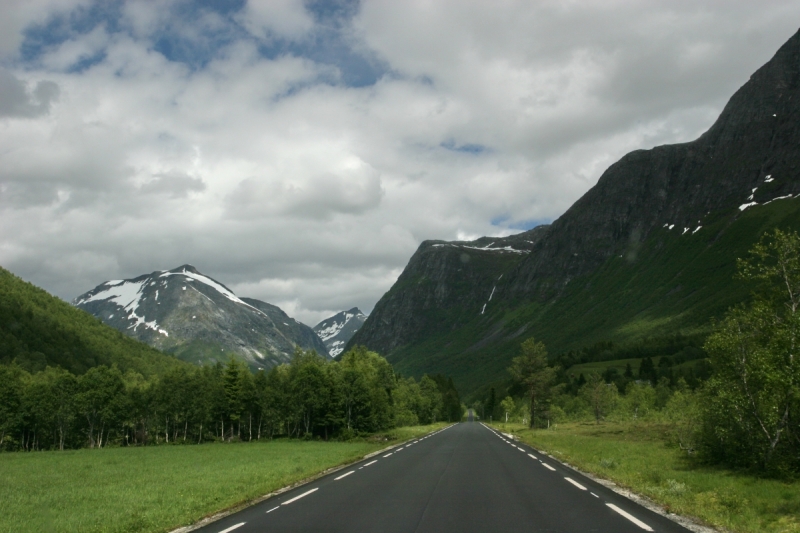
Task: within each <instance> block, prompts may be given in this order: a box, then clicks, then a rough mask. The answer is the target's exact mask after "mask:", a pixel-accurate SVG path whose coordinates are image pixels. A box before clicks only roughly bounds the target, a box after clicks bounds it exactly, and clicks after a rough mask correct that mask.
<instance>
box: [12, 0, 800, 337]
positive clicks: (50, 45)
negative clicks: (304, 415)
mask: <svg viewBox="0 0 800 533" xmlns="http://www.w3.org/2000/svg"><path fill="white" fill-rule="evenodd" d="M222 5H223V4H219V5H218V4H216V3H208V2H202V3H196V2H193V1H191V0H160V1H158V2H151V1H144V0H141V1H133V0H129V1H124V2H118V3H100V2H95V3H89V2H79V1H77V0H76V1H75V2H67V1H66V0H64V1H55V0H52V1H41V2H33V1H32V2H15V3H14V4H12V9H11V10H10V11H9V13H10V15H9V18H8V19H4V20H3V21H2V22H0V24H4V25H5V26H0V27H2V28H8V33H5V34H4V33H3V32H0V35H2V37H1V38H0V52H1V53H2V54H3V56H2V57H3V58H5V59H3V60H2V61H3V62H2V63H1V64H2V69H0V125H2V127H0V264H2V265H3V266H4V267H6V268H9V269H10V270H12V271H13V272H15V273H17V274H18V275H20V276H22V277H23V278H25V279H27V280H30V281H32V282H34V283H37V284H39V285H41V286H43V287H45V288H46V289H48V290H50V291H52V292H54V293H55V294H57V295H59V296H61V297H63V298H65V299H68V300H69V299H72V298H73V297H74V296H76V295H77V294H80V293H82V292H84V291H86V290H88V289H90V288H92V287H94V286H95V285H97V284H98V283H100V282H102V281H105V280H107V279H117V278H121V277H131V276H136V275H139V274H142V273H145V272H151V271H153V270H157V269H165V268H173V267H175V266H178V265H181V264H184V263H191V264H194V265H195V266H196V267H198V268H199V269H200V270H201V271H203V272H204V273H206V274H208V275H211V276H213V277H215V278H216V279H218V280H220V281H221V282H223V283H225V284H226V285H228V286H230V287H232V288H233V289H234V290H235V291H236V292H237V293H238V294H240V295H242V296H250V297H255V298H259V299H262V300H265V301H268V302H271V303H274V304H277V305H281V306H283V307H284V308H285V309H286V310H287V311H288V312H290V314H293V316H296V317H297V318H298V319H300V320H303V321H306V322H307V323H309V324H314V323H316V322H317V321H318V320H321V319H322V318H325V317H326V316H327V314H330V313H332V312H334V311H338V310H341V309H347V308H350V307H352V306H354V305H356V306H359V307H360V308H361V309H362V310H363V311H366V312H369V311H370V310H371V308H372V306H373V305H374V304H375V302H376V301H377V300H378V299H379V298H380V297H381V296H382V294H383V293H384V292H385V291H386V290H387V289H388V288H389V287H390V286H391V284H392V283H393V281H394V280H395V279H396V277H397V275H398V274H399V272H401V271H402V268H403V267H404V266H405V265H406V263H407V262H408V259H409V258H410V256H411V255H412V254H413V253H414V251H415V249H416V247H417V246H418V245H419V243H420V242H421V241H422V240H424V239H433V238H435V239H456V238H464V237H466V236H478V235H486V234H490V235H506V234H509V233H510V232H514V231H517V230H518V228H526V227H530V225H531V224H533V223H534V222H533V221H535V222H537V223H541V222H547V221H551V220H553V219H554V218H556V217H558V216H559V215H560V214H561V213H563V212H564V211H565V210H566V209H567V208H568V207H569V205H571V204H572V203H573V202H574V201H575V200H576V199H577V198H579V197H580V196H581V195H582V194H584V193H585V192H586V191H587V190H588V189H589V188H590V187H591V186H592V185H593V184H594V183H595V182H596V181H597V179H598V178H599V176H600V175H601V174H602V172H603V171H604V170H605V169H606V168H607V167H608V166H609V165H610V164H611V163H613V162H614V161H616V160H617V159H618V158H619V157H621V156H622V155H624V154H625V153H626V152H628V151H630V150H633V149H638V148H647V147H651V146H655V145H658V144H664V143H671V142H683V141H687V140H691V139H693V138H695V137H697V136H698V135H699V134H700V133H701V132H702V131H704V130H705V129H707V128H708V127H709V126H710V125H711V124H712V123H713V121H714V120H715V118H716V116H717V114H718V113H719V111H720V110H721V109H722V106H723V105H724V104H725V102H726V101H727V99H728V98H729V97H730V95H731V94H732V93H733V92H734V91H735V90H736V89H737V88H738V87H739V86H740V85H741V84H743V83H744V82H745V81H746V80H747V79H748V77H749V76H750V74H752V72H753V71H755V70H756V69H757V68H758V67H759V66H760V65H762V64H763V63H764V62H766V61H767V60H769V58H770V57H771V56H772V55H773V54H774V52H775V51H776V50H777V48H778V47H779V46H780V45H781V44H782V43H783V42H784V41H785V40H786V39H788V38H789V37H790V36H791V35H792V34H793V33H794V31H796V27H795V26H794V22H793V21H796V20H798V16H800V6H798V5H796V3H794V2H788V1H787V2H781V1H775V2H768V3H766V4H764V3H761V4H759V5H755V4H754V3H752V2H744V1H742V2H729V1H726V2H721V1H720V2H710V3H708V2H707V3H703V4H702V5H699V4H697V3H695V2H688V1H686V2H683V1H678V2H674V1H671V2H667V1H666V0H664V1H652V2H647V3H633V2H627V1H618V2H602V3H597V2H585V3H577V2H573V3H563V2H526V1H515V0H507V1H504V2H500V3H497V2H495V3H491V4H490V3H487V2H484V1H482V0H475V1H469V0H458V1H456V0H452V1H448V0H442V1H439V2H423V1H422V0H420V1H414V0H410V1H408V2H403V3H398V2H390V1H382V0H374V1H371V2H364V3H361V4H358V3H354V2H343V3H336V4H335V5H334V4H329V3H314V2H311V3H304V2H300V1H297V2H289V1H286V2H255V1H251V2H246V3H244V2H241V3H235V2H232V3H224V5H225V6H227V7H226V8H225V9H223V8H222V7H220V6H222ZM330 5H334V7H335V9H329V7H330ZM109 6H110V7H109ZM9 20H12V22H8V21H9Z"/></svg>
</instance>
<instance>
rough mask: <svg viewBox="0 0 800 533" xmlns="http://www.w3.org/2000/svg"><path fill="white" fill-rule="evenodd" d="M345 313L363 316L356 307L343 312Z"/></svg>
mask: <svg viewBox="0 0 800 533" xmlns="http://www.w3.org/2000/svg"><path fill="white" fill-rule="evenodd" d="M345 313H351V314H353V315H363V314H364V313H362V312H361V309H359V308H358V307H354V308H352V309H349V310H347V311H345Z"/></svg>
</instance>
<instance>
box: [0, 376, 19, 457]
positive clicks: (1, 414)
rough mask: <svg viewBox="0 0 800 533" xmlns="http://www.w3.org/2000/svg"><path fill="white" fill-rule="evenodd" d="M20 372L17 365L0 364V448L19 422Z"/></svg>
mask: <svg viewBox="0 0 800 533" xmlns="http://www.w3.org/2000/svg"><path fill="white" fill-rule="evenodd" d="M22 373H23V371H22V370H21V369H20V368H19V367H16V366H11V367H8V366H5V365H0V449H2V447H3V444H4V443H5V442H6V439H7V438H8V436H9V435H10V434H12V433H13V432H14V431H15V430H16V428H17V425H18V424H19V416H20V404H21V403H22Z"/></svg>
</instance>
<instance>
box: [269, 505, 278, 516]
mask: <svg viewBox="0 0 800 533" xmlns="http://www.w3.org/2000/svg"><path fill="white" fill-rule="evenodd" d="M280 508H281V507H280V505H279V506H278V507H273V508H272V509H270V510H269V511H267V513H266V514H269V513H271V512H272V511H276V510H278V509H280Z"/></svg>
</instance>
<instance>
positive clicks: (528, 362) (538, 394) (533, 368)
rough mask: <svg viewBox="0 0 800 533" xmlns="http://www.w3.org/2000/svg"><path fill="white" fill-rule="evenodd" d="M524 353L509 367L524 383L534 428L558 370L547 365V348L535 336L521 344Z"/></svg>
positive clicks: (519, 380) (520, 381)
mask: <svg viewBox="0 0 800 533" xmlns="http://www.w3.org/2000/svg"><path fill="white" fill-rule="evenodd" d="M520 347H521V349H522V355H520V356H518V357H515V358H514V359H512V361H511V366H510V367H509V368H508V371H509V373H510V374H511V377H512V378H513V379H514V381H516V382H517V383H519V384H520V385H523V386H524V387H525V388H526V390H527V393H528V399H529V401H530V403H529V405H530V411H529V412H530V415H531V416H530V422H529V427H531V428H533V427H534V424H535V420H536V415H537V412H538V410H540V408H541V407H543V405H544V404H545V402H547V400H548V399H549V396H550V392H551V389H552V386H553V381H554V380H555V377H556V370H555V369H554V368H551V367H549V366H548V365H547V348H545V346H544V344H543V343H541V342H536V341H535V340H534V339H533V337H531V338H529V339H527V340H526V341H525V342H523V343H522V345H521V346H520Z"/></svg>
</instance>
